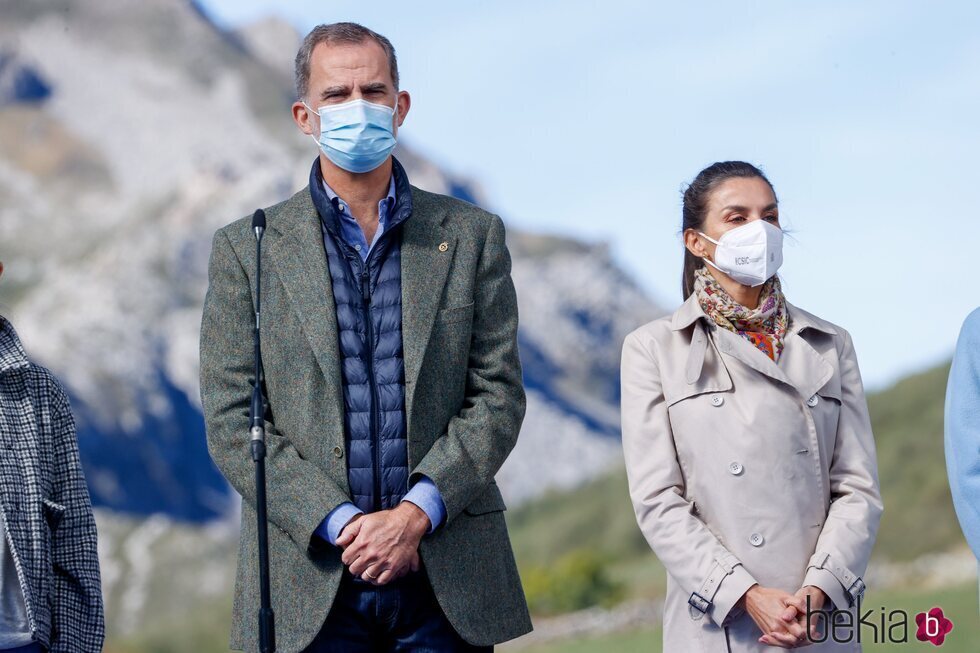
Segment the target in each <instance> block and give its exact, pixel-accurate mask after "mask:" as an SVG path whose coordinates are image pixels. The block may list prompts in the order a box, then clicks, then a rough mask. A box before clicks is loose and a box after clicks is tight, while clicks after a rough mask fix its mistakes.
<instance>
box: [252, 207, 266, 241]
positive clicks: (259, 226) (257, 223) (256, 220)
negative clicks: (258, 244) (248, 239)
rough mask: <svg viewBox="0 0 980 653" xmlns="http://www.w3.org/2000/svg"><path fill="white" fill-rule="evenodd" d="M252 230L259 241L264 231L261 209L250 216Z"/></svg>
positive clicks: (263, 215) (263, 218)
mask: <svg viewBox="0 0 980 653" xmlns="http://www.w3.org/2000/svg"><path fill="white" fill-rule="evenodd" d="M252 229H253V230H254V231H255V237H256V238H259V239H261V238H262V232H263V231H265V211H263V210H262V209H256V211H255V214H254V215H253V216H252Z"/></svg>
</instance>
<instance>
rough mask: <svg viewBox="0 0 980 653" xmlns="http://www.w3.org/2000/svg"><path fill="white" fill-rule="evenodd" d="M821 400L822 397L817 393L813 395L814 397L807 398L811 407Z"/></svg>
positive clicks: (807, 403)
mask: <svg viewBox="0 0 980 653" xmlns="http://www.w3.org/2000/svg"><path fill="white" fill-rule="evenodd" d="M819 401H820V399H819V398H818V397H817V395H813V396H812V397H810V398H809V399H807V400H806V405H807V406H809V407H810V408H813V407H814V406H816V405H817V402H819Z"/></svg>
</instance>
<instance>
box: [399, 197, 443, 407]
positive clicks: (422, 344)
mask: <svg viewBox="0 0 980 653" xmlns="http://www.w3.org/2000/svg"><path fill="white" fill-rule="evenodd" d="M412 207H413V208H412V215H411V217H410V218H408V219H407V220H405V222H404V223H403V224H402V244H401V278H402V279H401V280H402V350H403V356H404V362H405V384H406V387H407V389H408V388H412V387H414V386H413V384H414V383H415V380H416V379H417V378H418V375H419V371H420V369H421V367H422V361H423V359H424V358H425V351H426V348H427V346H428V343H429V337H430V335H431V334H432V325H433V323H434V322H435V317H436V313H437V311H438V309H439V305H440V300H441V298H442V294H443V289H444V288H445V285H446V278H447V277H448V275H449V266H450V263H451V262H452V260H453V253H454V252H455V250H456V236H455V234H452V233H450V232H449V231H448V230H447V229H446V228H445V227H444V226H443V219H444V218H445V211H444V210H443V209H435V208H434V207H432V206H431V204H430V202H429V201H428V199H427V198H426V196H425V195H424V194H422V193H415V192H413V193H412ZM406 394H407V395H409V396H410V395H411V393H410V392H406Z"/></svg>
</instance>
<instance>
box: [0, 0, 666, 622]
mask: <svg viewBox="0 0 980 653" xmlns="http://www.w3.org/2000/svg"><path fill="white" fill-rule="evenodd" d="M290 30H291V28H289V27H288V26H287V25H284V24H283V23H281V22H277V21H264V22H262V23H260V24H256V25H254V26H249V27H247V28H244V29H242V30H240V31H237V32H234V33H231V32H226V31H223V30H222V29H220V28H219V27H217V26H216V25H215V24H214V23H213V22H212V21H211V20H209V18H208V17H207V16H206V15H205V14H204V13H203V12H202V11H201V10H200V9H199V8H198V7H197V5H195V4H194V3H192V2H188V1H187V0H109V1H105V2H96V3H91V2H68V1H59V2H44V3H20V2H16V3H14V2H5V3H3V4H2V5H0V260H3V262H4V264H5V266H6V272H5V273H4V277H3V280H2V282H0V311H3V312H4V314H5V315H7V316H8V317H10V318H11V320H12V321H13V322H14V324H15V325H16V326H17V328H18V331H19V333H20V334H21V336H22V338H23V340H24V342H25V344H26V346H27V348H28V349H29V351H30V353H31V355H32V356H33V357H34V358H35V359H37V360H38V361H40V362H41V363H43V364H45V365H47V366H48V367H50V368H52V369H53V370H54V371H55V373H56V374H58V375H59V377H60V378H61V379H62V380H63V381H64V382H65V384H66V386H67V387H68V389H69V392H70V394H71V397H72V401H73V406H74V409H75V412H76V416H77V418H78V423H79V444H80V448H81V453H82V460H83V464H84V466H85V469H86V473H87V477H88V479H89V483H90V490H91V494H92V497H93V501H94V502H95V504H96V505H97V506H98V508H99V521H100V529H101V532H102V533H103V534H104V536H105V537H104V538H103V540H104V541H103V542H102V544H101V546H102V552H103V553H104V558H105V562H104V565H105V569H106V588H107V596H108V597H109V599H110V602H112V601H114V602H115V605H116V606H117V607H118V608H119V609H120V610H123V606H125V610H128V611H129V612H124V611H123V612H119V613H118V614H119V615H122V616H121V617H120V621H119V622H118V623H119V624H121V625H120V626H119V627H120V628H123V626H125V624H129V626H126V627H127V628H135V627H136V624H138V623H139V618H140V615H141V614H142V612H141V610H142V608H140V607H139V606H146V605H150V604H151V603H152V596H153V595H154V594H155V593H158V592H161V591H164V590H163V589H161V587H162V586H160V584H159V583H160V582H161V581H160V578H159V577H155V576H154V572H153V569H154V566H155V565H156V566H159V565H160V564H162V563H161V562H160V561H161V560H164V559H166V560H167V566H168V568H173V567H174V566H179V564H182V563H180V561H183V563H187V562H188V559H189V556H191V555H192V553H191V552H193V551H195V550H198V549H199V548H200V547H203V550H207V551H210V552H211V553H210V554H208V555H204V556H202V555H198V554H193V555H194V559H195V560H197V561H198V562H199V561H200V560H202V559H210V558H209V556H211V557H216V558H221V555H223V554H216V553H215V551H222V552H226V550H227V548H228V546H229V544H228V543H229V542H230V541H233V539H234V532H235V528H234V519H235V514H236V506H237V501H238V498H237V496H236V495H235V493H234V492H233V491H232V490H231V489H230V488H229V486H228V485H227V484H226V483H225V482H224V480H223V478H222V477H221V475H220V474H219V473H218V471H217V470H216V469H215V467H214V466H213V464H212V463H211V461H210V459H209V457H208V454H207V450H206V444H205V437H204V427H203V421H202V418H201V408H200V399H199V390H198V360H197V355H198V329H199V325H200V314H201V306H202V302H203V298H204V294H205V291H206V287H207V262H208V255H209V252H210V244H211V236H212V234H213V233H214V231H215V230H216V229H217V228H219V227H221V226H222V225H224V224H226V223H228V222H230V221H232V220H234V219H237V218H238V217H240V216H242V215H246V214H249V213H251V212H252V211H253V210H254V208H255V207H258V206H268V205H269V204H272V203H274V202H277V201H279V200H281V199H283V198H285V197H287V196H289V195H290V194H292V193H293V192H295V190H297V189H299V188H302V187H303V186H304V185H305V183H306V175H307V174H308V170H309V166H310V163H311V161H312V160H313V157H314V156H315V154H316V152H315V149H314V148H313V147H312V145H311V143H310V142H309V140H308V139H306V138H304V137H301V135H300V134H298V132H297V130H295V127H294V126H293V125H292V124H291V121H290V119H289V116H288V107H289V104H290V103H291V102H292V90H291V89H292V78H291V72H290V71H291V65H292V58H293V56H294V53H295V49H296V44H297V43H298V40H299V35H298V34H296V33H295V31H290ZM396 154H397V156H398V157H399V159H400V160H401V161H402V162H403V163H404V164H405V165H406V168H407V169H408V172H409V175H410V177H411V178H412V180H413V182H414V183H416V184H417V185H419V186H421V187H423V188H426V189H429V190H433V191H435V192H442V193H449V194H453V195H455V196H458V197H461V198H463V199H466V200H468V201H473V202H475V203H478V204H482V205H486V204H485V200H484V196H483V194H482V192H481V190H480V188H479V186H478V184H476V183H475V182H474V181H473V180H468V179H464V178H461V177H458V176H456V175H454V174H452V173H451V172H448V171H445V170H441V169H440V168H438V167H437V166H435V165H433V164H432V163H431V162H430V161H428V160H427V159H426V158H425V157H424V155H423V154H421V150H420V149H414V148H413V147H412V144H411V143H408V144H401V145H400V146H399V148H398V151H397V152H396ZM487 208H489V209H491V210H493V208H494V207H493V206H488V207H487ZM506 217H507V216H504V218H505V221H506ZM508 243H509V246H510V248H511V252H512V255H513V261H514V267H513V275H514V279H515V283H516V285H517V288H518V295H519V302H520V315H521V330H520V342H521V355H522V359H523V362H524V368H525V380H526V384H527V388H528V411H527V418H526V421H525V425H524V429H523V430H522V433H521V437H520V439H519V444H518V446H517V450H516V451H515V452H514V455H513V456H512V457H511V459H510V460H508V462H507V464H506V465H505V466H504V468H503V469H502V470H501V472H500V474H499V475H498V481H499V482H500V484H501V487H502V488H503V490H504V493H505V496H506V497H507V498H508V500H510V501H512V502H514V503H517V502H520V501H523V500H525V499H527V498H530V497H533V496H536V495H538V494H540V493H541V492H544V491H545V490H547V489H548V488H554V487H571V486H574V485H576V484H579V483H581V482H583V481H585V480H587V479H589V478H591V477H593V476H595V475H596V474H598V473H600V472H602V471H603V470H605V469H606V468H608V466H609V464H610V463H611V462H612V461H613V460H615V459H617V458H618V457H619V455H620V454H619V444H618V428H619V427H618V399H619V388H618V363H619V349H620V344H621V342H622V338H623V336H624V335H625V334H626V333H627V332H628V331H630V330H631V329H632V328H634V327H635V326H636V325H638V324H641V323H642V322H645V321H647V320H649V319H652V318H654V317H656V316H658V315H660V314H661V313H662V311H661V310H660V309H658V308H657V307H656V306H654V305H653V304H652V303H651V302H650V300H649V299H648V298H647V297H646V296H644V294H643V293H642V291H640V289H639V288H638V286H637V285H636V284H635V283H633V281H632V280H630V279H629V278H628V277H627V276H626V275H625V274H624V273H623V272H622V271H621V270H620V269H619V268H618V267H617V265H616V262H615V260H614V259H613V257H612V256H611V254H610V252H609V251H608V250H607V249H606V248H605V247H604V246H602V245H593V244H588V243H582V242H578V241H575V240H571V239H567V238H563V237H561V236H554V235H547V234H533V233H527V232H521V231H519V230H517V229H510V230H509V232H508ZM542 461H546V463H545V464H542ZM176 523H181V524H183V526H181V527H180V528H181V529H182V530H180V532H181V533H186V538H189V539H186V540H180V537H184V536H183V535H182V536H180V537H178V536H177V535H175V534H174V533H175V531H173V528H172V525H173V524H176ZM228 524H231V526H230V527H228V526H227V525H228ZM194 533H197V534H198V535H197V536H194V535H193V534H194ZM194 537H196V538H197V539H194ZM168 538H169V539H170V540H174V539H175V538H176V539H177V540H179V541H181V542H183V544H180V545H179V551H176V552H175V551H174V550H173V549H167V550H168V551H169V553H167V554H162V553H161V554H159V555H157V554H155V553H154V554H149V553H147V552H149V551H151V550H153V547H152V546H151V543H152V542H154V541H158V540H161V539H168ZM190 541H194V542H196V544H194V545H190V544H187V542H190ZM202 542H203V543H207V542H210V543H211V544H209V545H206V544H202ZM218 543H221V544H218ZM195 547H197V548H195ZM209 547H210V548H209ZM154 556H156V557H154ZM201 564H203V563H201ZM221 569H225V567H221ZM187 570H188V572H187V573H188V574H190V576H189V578H191V579H193V578H194V577H197V576H200V573H199V572H201V567H200V566H194V565H191V566H188V567H187ZM201 573H203V572H201ZM215 573H218V575H219V576H220V578H218V579H217V580H216V581H215V583H216V584H215V587H217V588H218V589H216V590H215V591H218V592H219V593H220V592H221V591H224V589H227V588H226V587H225V586H226V585H227V582H228V579H227V577H226V575H221V574H224V573H225V572H223V571H221V572H215ZM222 579H223V580H222ZM167 582H177V580H176V578H174V577H169V578H168V579H167ZM154 588H156V589H154ZM222 588H224V589H222ZM134 606H136V607H134ZM127 615H128V616H127Z"/></svg>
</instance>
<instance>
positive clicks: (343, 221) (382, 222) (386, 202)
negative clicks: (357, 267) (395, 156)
mask: <svg viewBox="0 0 980 653" xmlns="http://www.w3.org/2000/svg"><path fill="white" fill-rule="evenodd" d="M323 190H324V192H326V194H327V197H329V198H330V202H331V203H332V204H333V206H334V208H335V209H337V213H338V214H339V215H340V237H341V238H343V239H344V242H346V243H347V244H349V245H350V246H351V247H353V248H354V249H355V250H356V251H357V253H358V254H360V255H361V260H362V261H366V260H367V257H368V254H370V253H371V250H372V249H374V245H375V243H377V242H378V239H380V238H381V234H383V233H384V230H385V227H387V225H388V216H389V214H390V213H391V209H392V208H394V206H395V175H392V176H391V181H390V182H389V183H388V196H387V197H385V198H384V199H382V200H381V201H380V202H378V228H377V230H376V231H375V232H374V239H373V240H372V241H371V242H370V243H368V241H367V237H366V236H365V235H364V230H363V229H361V225H359V224H358V223H357V220H356V219H355V218H354V216H353V214H351V211H350V205H348V204H347V202H345V201H344V200H342V199H340V197H339V196H338V195H337V193H335V192H334V190H333V189H332V188H330V186H328V185H327V182H326V180H324V181H323Z"/></svg>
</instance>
